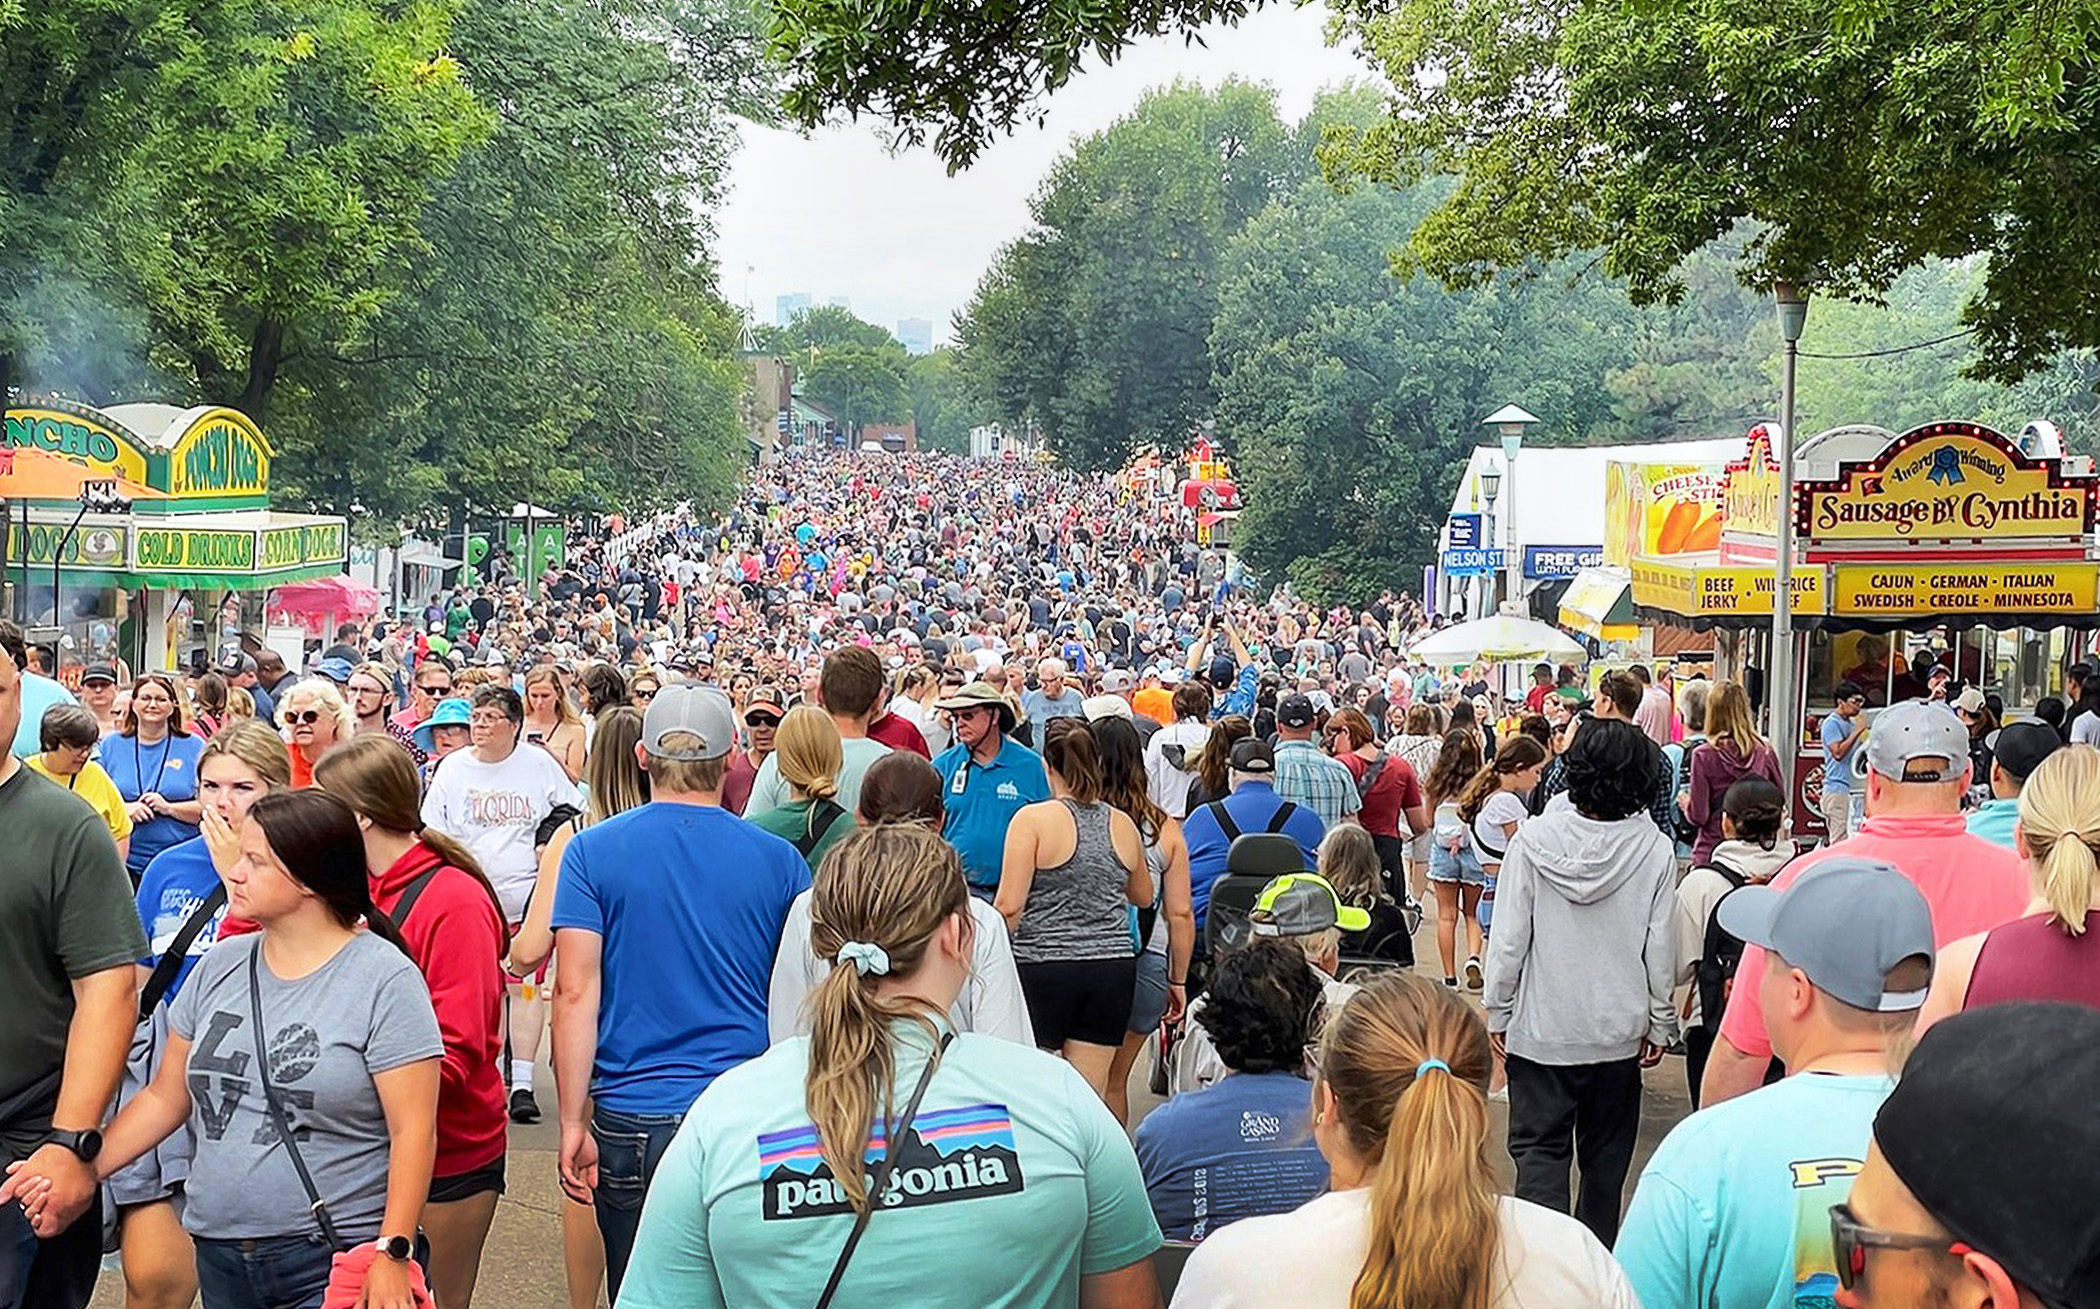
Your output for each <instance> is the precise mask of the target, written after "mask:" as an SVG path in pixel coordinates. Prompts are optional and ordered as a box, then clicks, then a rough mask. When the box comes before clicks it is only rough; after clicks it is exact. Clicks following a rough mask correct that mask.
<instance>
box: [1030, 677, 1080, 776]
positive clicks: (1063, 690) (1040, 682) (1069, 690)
mask: <svg viewBox="0 0 2100 1309" xmlns="http://www.w3.org/2000/svg"><path fill="white" fill-rule="evenodd" d="M1070 675H1071V669H1069V668H1067V667H1065V661H1064V660H1062V659H1059V658H1057V657H1055V656H1051V657H1048V658H1045V659H1042V660H1040V661H1038V662H1037V664H1036V666H1035V677H1036V689H1035V690H1033V691H1030V692H1029V693H1028V694H1027V695H1025V696H1023V697H1022V698H1021V716H1022V717H1024V718H1026V719H1027V720H1028V733H1029V735H1028V740H1029V744H1031V745H1033V746H1034V747H1035V749H1036V752H1037V753H1038V754H1040V753H1042V749H1043V731H1044V729H1045V728H1047V727H1048V726H1049V725H1050V720H1051V719H1053V718H1079V717H1082V716H1084V715H1085V713H1086V708H1085V704H1086V697H1085V696H1083V695H1081V694H1080V693H1079V689H1078V688H1077V687H1074V686H1068V685H1066V684H1065V678H1067V677H1068V676H1070Z"/></svg>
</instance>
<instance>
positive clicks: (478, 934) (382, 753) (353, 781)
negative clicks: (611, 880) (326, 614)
mask: <svg viewBox="0 0 2100 1309" xmlns="http://www.w3.org/2000/svg"><path fill="white" fill-rule="evenodd" d="M314 785H316V786H317V787H319V788H320V789H321V790H323V791H327V792H328V793H330V794H331V795H334V796H336V797H337V798H338V799H341V800H343V801H344V802H345V803H347V804H348V805H349V806H350V807H351V808H352V809H354V810H355V811H356V812H357V821H358V825H359V826H361V827H362V828H363V829H364V835H365V866H366V869H367V871H368V872H369V874H370V876H371V878H372V900H373V902H374V903H375V904H377V905H378V906H379V907H380V909H382V910H383V911H385V913H386V915H387V916H388V917H389V918H391V919H393V921H394V925H395V926H396V927H398V928H399V929H400V930H401V935H402V937H403V938H404V939H406V940H407V942H408V951H409V955H410V957H411V958H413V959H414V960H415V961H416V966H417V967H418V968H419V969H421V970H422V972H423V978H424V980H425V981H426V982H427V983H429V986H430V1001H431V1004H432V1006H433V1007H434V1008H435V1009H436V1010H437V1020H438V1030H439V1031H440V1032H441V1033H442V1034H443V1036H444V1041H445V1057H444V1061H443V1063H442V1064H441V1065H440V1068H439V1082H438V1109H437V1163H436V1167H435V1168H434V1169H433V1171H432V1175H431V1181H430V1202H429V1204H428V1205H427V1206H426V1207H425V1208H424V1210H423V1230H424V1232H425V1234H426V1235H428V1236H429V1238H430V1289H431V1291H432V1293H433V1294H434V1295H435V1296H436V1299H437V1302H438V1303H439V1304H442V1305H445V1306H446V1307H447V1309H469V1306H471V1304H472V1303H473V1299H474V1279H475V1276H476V1274H477V1273H478V1272H479V1271H480V1268H481V1247H482V1244H483V1242H485V1241H486V1240H487V1239H488V1234H489V1224H490V1223H491V1222H493V1221H494V1220H495V1217H496V1200H497V1198H498V1197H499V1196H501V1195H502V1194H503V1189H504V1185H503V1163H504V1154H505V1151H506V1149H507V1144H508V1135H507V1134H508V1131H509V1123H510V1119H509V1116H508V1113H507V1112H506V1106H505V1103H504V1081H503V1072H502V1064H501V1060H502V1057H503V969H502V965H501V960H502V958H503V953H504V951H505V950H506V949H508V948H509V944H510V943H509V941H508V940H507V939H506V933H505V929H504V924H503V911H502V908H501V907H500V904H499V902H498V900H497V899H496V892H495V890H494V889H493V888H492V887H490V885H489V883H488V879H487V878H486V877H485V876H483V875H482V872H481V869H480V868H479V867H478V866H476V864H475V862H474V857H473V856H472V855H470V854H468V853H467V852H466V851H465V850H464V849H462V848H460V846H459V844H458V843H457V842H455V841H453V840H452V839H451V838H450V837H448V836H445V835H443V834H442V833H439V832H436V831H425V830H424V828H423V823H422V819H421V818H420V817H418V806H419V802H420V799H421V787H420V786H419V785H418V784H417V781H416V765H415V761H414V760H413V759H411V758H409V755H408V751H406V750H404V749H402V748H401V746H400V743H399V742H397V741H395V740H394V739H393V738H391V737H388V736H384V735H379V734H372V735H366V736H359V737H355V738H353V739H352V740H349V741H346V742H344V743H343V744H342V745H339V746H337V747H336V748H335V749H333V750H331V751H329V752H328V753H327V754H326V755H324V756H322V758H321V759H320V761H319V762H317V763H316V764H315V765H314Z"/></svg>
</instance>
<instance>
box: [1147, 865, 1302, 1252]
mask: <svg viewBox="0 0 2100 1309" xmlns="http://www.w3.org/2000/svg"><path fill="white" fill-rule="evenodd" d="M1323 894H1325V895H1326V896H1327V897H1328V899H1329V901H1330V902H1331V901H1332V893H1331V892H1323ZM1329 921H1330V923H1331V922H1332V915H1331V913H1330V919H1329ZM1321 998H1322V994H1321V986H1320V981H1319V977H1318V975H1317V974H1316V973H1315V972H1314V971H1313V970H1312V969H1311V968H1308V967H1306V963H1305V954H1304V952H1303V951H1302V950H1301V949H1300V948H1299V947H1298V945H1297V944H1296V943H1294V942H1292V941H1288V940H1280V939H1269V940H1262V941H1257V942H1255V943H1254V944H1252V945H1249V946H1248V947H1246V948H1245V949H1243V950H1235V951H1233V952H1232V953H1231V954H1229V955H1227V956H1225V959H1224V961H1223V962H1222V963H1220V964H1219V965H1218V973H1217V976H1216V977H1215V978H1214V979H1212V982H1211V985H1210V989H1209V990H1208V991H1206V992H1205V993H1204V997H1203V1030H1204V1031H1205V1032H1206V1033H1207V1034H1208V1035H1209V1037H1210V1040H1211V1043H1212V1045H1213V1046H1214V1047H1215V1048H1216V1050H1217V1053H1218V1057H1219V1059H1220V1060H1222V1061H1223V1062H1224V1064H1225V1067H1226V1069H1227V1072H1226V1075H1225V1076H1224V1077H1223V1078H1221V1079H1220V1080H1219V1081H1217V1082H1215V1083H1213V1084H1212V1085H1210V1086H1207V1087H1204V1088H1203V1089H1202V1090H1200V1091H1189V1092H1186V1093H1184V1094H1181V1095H1177V1096H1175V1097H1174V1098H1173V1099H1171V1100H1169V1101H1167V1102H1166V1103H1165V1104H1163V1105H1161V1106H1160V1107H1159V1108H1157V1109H1155V1110H1153V1111H1152V1112H1151V1113H1150V1114H1148V1115H1146V1117H1145V1121H1143V1122H1142V1123H1139V1124H1138V1129H1137V1156H1138V1167H1139V1168H1140V1169H1141V1170H1143V1172H1144V1175H1145V1193H1146V1195H1147V1196H1149V1197H1150V1199H1151V1201H1152V1215H1153V1217H1155V1218H1157V1219H1158V1220H1159V1230H1160V1233H1161V1234H1162V1235H1163V1236H1165V1237H1166V1239H1168V1240H1169V1241H1200V1240H1202V1239H1203V1238H1204V1237H1206V1236H1209V1235H1210V1234H1211V1233H1212V1232H1214V1231H1216V1230H1217V1229H1218V1228H1220V1227H1223V1226H1225V1225H1226V1224H1227V1223H1233V1222H1237V1221H1239V1220H1240V1219H1242V1218H1253V1217H1255V1216H1257V1215H1260V1214H1280V1213H1288V1212H1290V1211H1291V1210H1293V1209H1296V1208H1297V1207H1298V1206H1299V1205H1301V1204H1304V1203H1305V1202H1306V1201H1307V1200H1310V1199H1312V1198H1313V1197H1314V1196H1316V1195H1319V1194H1320V1193H1321V1192H1323V1191H1325V1190H1326V1189H1327V1160H1326V1157H1325V1156H1323V1155H1322V1154H1321V1153H1320V1148H1319V1146H1318V1145H1316V1144H1314V1142H1313V1137H1312V1124H1311V1122H1310V1121H1309V1119H1310V1118H1311V1111H1312V1088H1311V1087H1310V1086H1309V1085H1307V1083H1306V1080H1305V1047H1306V1045H1307V1043H1308V1042H1310V1041H1311V1040H1312V1037H1313V1031H1312V1023H1313V1014H1314V1011H1315V1010H1316V1009H1318V1008H1319V1005H1320V1002H1321Z"/></svg>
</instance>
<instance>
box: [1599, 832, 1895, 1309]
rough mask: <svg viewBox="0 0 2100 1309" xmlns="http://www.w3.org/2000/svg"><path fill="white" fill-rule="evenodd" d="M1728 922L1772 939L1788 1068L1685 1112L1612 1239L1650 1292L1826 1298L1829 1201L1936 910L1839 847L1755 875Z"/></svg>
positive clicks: (1778, 1035) (1727, 905)
mask: <svg viewBox="0 0 2100 1309" xmlns="http://www.w3.org/2000/svg"><path fill="white" fill-rule="evenodd" d="M1719 913H1720V918H1721V926H1722V927H1724V928H1726V929H1727V930H1728V931H1729V932H1731V933H1733V934H1734V935H1736V936H1739V937H1741V938H1742V939H1743V940H1745V941H1751V942H1755V943H1756V944H1758V945H1761V946H1763V947H1764V948H1765V950H1766V952H1767V953H1766V956H1765V966H1764V968H1763V970H1762V975H1761V976H1758V977H1748V976H1739V977H1737V978H1736V985H1738V986H1755V987H1757V988H1758V992H1759V995H1760V997H1761V999H1762V1001H1763V1004H1764V1013H1765V1022H1766V1023H1767V1025H1768V1026H1769V1027H1770V1028H1771V1033H1772V1052H1773V1053H1774V1054H1776V1055H1778V1056H1779V1057H1780V1059H1782V1060H1783V1061H1785V1063H1786V1067H1787V1077H1786V1080H1785V1081H1782V1082H1779V1083H1776V1084H1774V1085H1772V1086H1767V1087H1765V1088H1763V1089H1762V1090H1757V1091H1752V1092H1750V1093H1749V1094H1748V1095H1743V1096H1738V1097H1737V1098H1735V1099H1733V1100H1728V1101H1724V1102H1723V1103H1720V1104H1717V1105H1715V1106H1713V1107H1712V1108H1710V1109H1704V1110H1701V1111H1700V1112H1699V1113H1696V1114H1693V1115H1692V1116H1691V1117H1690V1118H1687V1119H1685V1120H1684V1121H1683V1122H1681V1123H1679V1124H1678V1125H1677V1126H1676V1128H1674V1129H1673V1130H1672V1131H1671V1132H1670V1134H1669V1136H1667V1137H1665V1138H1664V1140H1663V1143H1662V1145H1661V1146H1660V1147H1659V1148H1658V1149H1657V1150H1656V1152H1655V1157H1654V1158H1653V1159H1651V1160H1649V1162H1648V1167H1647V1169H1646V1170H1645V1171H1643V1172H1642V1174H1641V1181H1640V1186H1639V1187H1638V1189H1636V1190H1635V1192H1634V1195H1633V1207H1632V1208H1631V1210H1630V1211H1629V1212H1628V1213H1627V1215H1626V1221H1625V1223H1624V1225H1623V1226H1622V1227H1621V1229H1620V1231H1619V1237H1618V1244H1617V1246H1616V1247H1615V1248H1614V1250H1613V1254H1614V1255H1615V1256H1616V1257H1617V1258H1618V1261H1619V1264H1620V1266H1621V1267H1623V1268H1624V1269H1625V1270H1626V1276H1627V1278H1628V1279H1629V1280H1631V1281H1632V1283H1633V1288H1634V1290H1635V1291H1637V1292H1639V1294H1640V1300H1641V1303H1642V1304H1649V1305H1705V1306H1712V1309H1766V1306H1768V1305H1780V1304H1785V1305H1794V1304H1830V1303H1832V1298H1833V1297H1834V1296H1835V1295H1836V1293H1837V1288H1838V1277H1837V1263H1836V1259H1835V1256H1834V1255H1833V1253H1832V1251H1831V1247H1830V1209H1831V1206H1832V1205H1837V1204H1843V1203H1844V1202H1845V1199H1846V1197H1847V1196H1848V1195H1849V1194H1850V1193H1851V1190H1852V1179H1853V1178H1854V1177H1855V1176H1857V1175H1858V1173H1859V1170H1860V1166H1861V1163H1862V1161H1863V1160H1864V1159H1865V1158H1866V1155H1867V1141H1868V1138H1869V1136H1870V1135H1871V1134H1872V1130H1873V1125H1874V1115H1875V1113H1876V1112H1877V1111H1878V1110H1879V1109H1880V1107H1881V1102H1882V1101H1883V1100H1884V1099H1886V1098H1887V1096H1888V1093H1889V1089H1890V1087H1891V1086H1893V1085H1894V1083H1893V1081H1892V1079H1891V1076H1890V1068H1889V1055H1888V1052H1889V1049H1890V1048H1891V1046H1892V1045H1893V1044H1894V1043H1895V1042H1896V1041H1898V1040H1900V1039H1901V1038H1903V1037H1904V1036H1906V1035H1907V1034H1908V1033H1909V1032H1910V1029H1911V1027H1912V1025H1913V1023H1914V1022H1915V1021H1916V1019H1917V1012H1918V1009H1919V1007H1920V1006H1921V1005H1923V1004H1924V1002H1925V995H1926V990H1927V987H1928V984H1929V982H1930V979H1931V976H1932V959H1933V935H1932V909H1931V907H1930V906H1929V905H1927V904H1926V902H1925V897H1924V896H1923V895H1922V894H1920V893H1919V891H1918V889H1917V888H1916V887H1915V886H1913V885H1911V883H1910V882H1909V880H1908V879H1906V878H1905V877H1904V876H1903V874H1901V873H1899V872H1897V871H1896V870H1895V869H1894V868H1892V867H1890V866H1889V865H1887V864H1884V863H1877V862H1875V861H1873V860H1868V859H1858V858H1844V857H1840V858H1834V859H1829V860H1825V861H1824V862H1823V863H1821V864H1819V865H1817V866H1816V868H1815V869H1814V870H1813V871H1811V872H1809V873H1808V874H1807V875H1806V876H1804V877H1802V878H1801V880H1800V881H1798V882H1796V883H1794V884H1793V885H1792V886H1790V887H1788V888H1787V889H1786V890H1784V891H1778V890H1774V889H1772V888H1771V887H1768V886H1746V887H1744V888H1743V889H1742V890H1740V891H1738V892H1735V893H1733V894H1731V895H1729V896H1728V897H1727V898H1726V899H1724V900H1723V901H1722V902H1721V906H1720V909H1719Z"/></svg>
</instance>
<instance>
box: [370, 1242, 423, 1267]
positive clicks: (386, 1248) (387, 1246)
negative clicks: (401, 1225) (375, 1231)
mask: <svg viewBox="0 0 2100 1309" xmlns="http://www.w3.org/2000/svg"><path fill="white" fill-rule="evenodd" d="M372 1244H373V1245H374V1246H376V1247H377V1248H378V1250H379V1253H381V1254H383V1255H385V1256H386V1257H387V1258H389V1259H391V1260H393V1261H394V1262H395V1263H397V1264H405V1263H407V1262H408V1259H409V1256H410V1255H412V1254H414V1253H415V1252H416V1245H415V1242H413V1241H411V1240H409V1239H408V1238H407V1237H405V1236H382V1237H380V1238H379V1239H378V1240H376V1241H374V1242H372Z"/></svg>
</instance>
